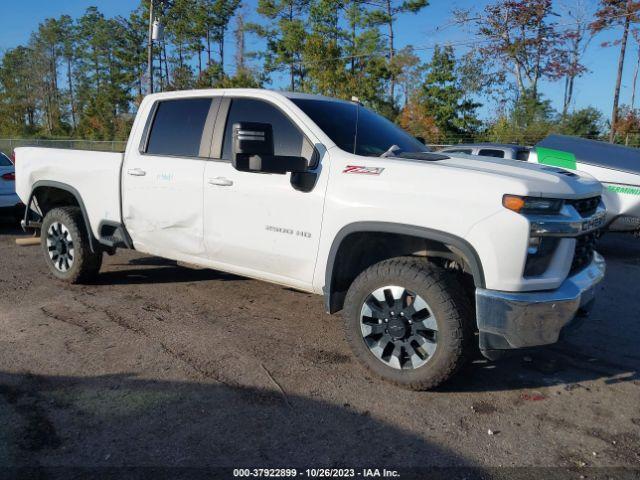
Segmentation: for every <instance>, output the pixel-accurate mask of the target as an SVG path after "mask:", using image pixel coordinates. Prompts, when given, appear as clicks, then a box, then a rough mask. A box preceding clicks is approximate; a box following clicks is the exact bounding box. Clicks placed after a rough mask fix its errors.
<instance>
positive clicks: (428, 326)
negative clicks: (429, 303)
mask: <svg viewBox="0 0 640 480" xmlns="http://www.w3.org/2000/svg"><path fill="white" fill-rule="evenodd" d="M413 326H414V330H415V331H419V330H429V331H433V332H437V331H438V324H437V323H436V318H435V317H434V316H433V315H429V316H428V317H427V318H425V319H424V320H421V321H419V322H415V323H414V324H413Z"/></svg>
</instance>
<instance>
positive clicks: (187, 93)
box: [147, 88, 349, 102]
mask: <svg viewBox="0 0 640 480" xmlns="http://www.w3.org/2000/svg"><path fill="white" fill-rule="evenodd" d="M265 93H266V94H272V95H273V94H275V95H279V96H282V97H285V98H289V99H309V100H324V101H330V102H349V100H342V99H338V98H332V97H325V96H324V95H315V94H311V93H300V92H288V91H281V90H270V89H267V88H208V89H201V90H176V91H172V92H161V93H153V94H151V95H147V97H150V98H152V99H161V98H165V99H166V98H180V97H195V96H208V95H222V94H225V95H233V94H243V95H247V94H254V95H255V94H262V95H264V94H265Z"/></svg>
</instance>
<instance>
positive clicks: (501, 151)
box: [441, 135, 640, 235]
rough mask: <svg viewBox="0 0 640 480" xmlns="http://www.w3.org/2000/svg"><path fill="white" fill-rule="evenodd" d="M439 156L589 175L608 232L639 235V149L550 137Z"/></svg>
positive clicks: (460, 148)
mask: <svg viewBox="0 0 640 480" xmlns="http://www.w3.org/2000/svg"><path fill="white" fill-rule="evenodd" d="M441 152H442V153H447V154H453V155H460V154H462V155H479V156H485V157H497V158H506V159H510V160H520V161H528V162H531V163H541V164H543V165H550V166H554V167H561V168H565V169H567V170H574V171H578V172H585V173H588V174H590V175H592V176H593V177H595V178H596V179H597V180H599V181H600V182H601V183H602V184H603V185H604V187H605V188H604V190H603V194H602V197H603V202H604V204H605V206H606V207H607V219H606V228H607V230H609V231H611V232H629V233H635V234H636V235H640V149H637V148H630V147H624V146H622V145H614V144H610V143H605V142H599V141H596V140H587V139H584V138H577V137H570V136H566V135H550V136H548V137H547V138H545V139H544V140H542V141H541V142H539V143H537V144H536V145H535V146H534V147H523V146H520V145H516V144H500V143H474V144H459V145H452V146H450V147H446V148H443V149H442V150H441Z"/></svg>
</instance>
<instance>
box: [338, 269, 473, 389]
mask: <svg viewBox="0 0 640 480" xmlns="http://www.w3.org/2000/svg"><path fill="white" fill-rule="evenodd" d="M343 315H344V324H345V333H346V337H347V341H348V342H349V345H350V346H351V349H352V351H353V353H354V354H355V356H356V357H357V358H358V360H360V361H361V362H362V363H363V364H364V365H365V366H367V367H368V368H369V369H370V370H371V371H373V372H374V373H376V374H377V375H378V376H380V377H382V378H383V379H385V380H388V381H391V382H393V383H396V384H398V385H401V386H404V387H407V388H411V389H413V390H426V389H429V388H434V387H436V386H437V385H439V384H440V383H442V382H444V381H445V380H447V379H448V378H449V377H450V376H451V375H452V374H453V373H455V371H456V370H457V369H458V368H459V367H460V366H461V365H462V364H463V363H464V360H465V355H466V354H467V353H469V351H470V350H471V349H470V341H471V339H472V336H473V330H472V327H471V326H472V311H471V308H470V305H469V303H468V301H467V299H466V297H465V292H464V290H463V287H462V286H461V284H460V283H459V282H458V281H457V278H456V277H455V275H453V274H450V273H449V272H447V271H445V270H443V269H441V268H439V267H437V266H435V265H433V264H431V263H429V262H428V261H427V260H425V259H420V258H415V257H401V258H394V259H391V260H385V261H383V262H380V263H377V264H375V265H373V266H371V267H369V268H368V269H367V270H365V271H364V272H362V273H361V274H360V275H359V276H358V277H357V278H356V280H355V281H354V282H353V284H352V285H351V287H350V288H349V291H348V293H347V297H346V299H345V309H344V314H343Z"/></svg>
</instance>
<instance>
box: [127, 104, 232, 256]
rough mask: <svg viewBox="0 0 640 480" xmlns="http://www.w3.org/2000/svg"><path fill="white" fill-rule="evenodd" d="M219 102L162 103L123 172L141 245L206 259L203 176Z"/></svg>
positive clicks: (134, 234)
mask: <svg viewBox="0 0 640 480" xmlns="http://www.w3.org/2000/svg"><path fill="white" fill-rule="evenodd" d="M218 103H219V102H218V101H217V100H214V99H212V98H211V97H208V98H179V99H168V100H160V101H158V102H157V103H156V104H155V105H154V107H153V109H152V112H151V114H150V116H149V120H148V121H147V126H146V127H145V134H144V135H143V139H142V142H141V145H140V147H139V149H138V150H134V151H131V152H130V153H128V156H127V159H126V162H125V165H124V171H123V175H122V178H123V194H122V196H123V201H122V203H123V219H124V222H125V225H126V227H127V230H128V232H129V233H130V235H131V238H132V240H133V243H134V246H135V247H136V249H138V250H141V251H144V252H147V253H151V254H155V255H160V256H163V257H168V258H177V259H180V258H182V259H188V258H202V257H203V256H204V255H205V247H204V237H203V230H202V228H203V205H202V200H203V198H202V194H203V192H202V178H203V174H204V168H205V163H206V159H207V157H208V156H209V149H210V146H211V129H212V124H213V123H212V122H213V120H214V119H215V115H216V113H217V105H218Z"/></svg>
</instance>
